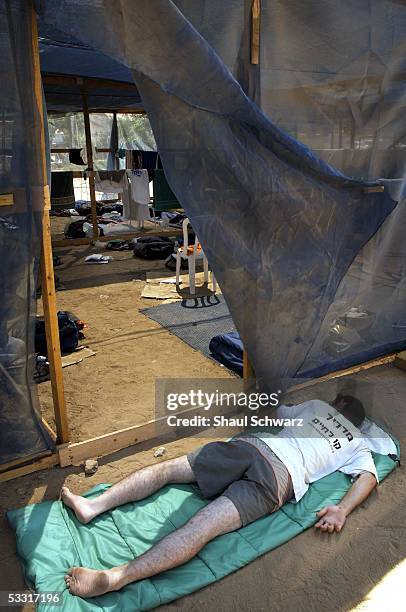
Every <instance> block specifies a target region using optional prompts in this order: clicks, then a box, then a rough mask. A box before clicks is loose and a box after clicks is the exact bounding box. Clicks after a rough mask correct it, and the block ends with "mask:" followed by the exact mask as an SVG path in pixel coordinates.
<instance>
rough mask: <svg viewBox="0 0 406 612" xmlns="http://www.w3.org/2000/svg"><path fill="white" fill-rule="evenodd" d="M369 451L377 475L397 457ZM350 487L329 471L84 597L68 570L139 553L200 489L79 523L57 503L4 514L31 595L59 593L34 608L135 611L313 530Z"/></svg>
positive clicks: (170, 526) (192, 505)
mask: <svg viewBox="0 0 406 612" xmlns="http://www.w3.org/2000/svg"><path fill="white" fill-rule="evenodd" d="M373 456H374V461H375V464H376V468H377V472H378V477H379V479H380V480H382V479H383V478H385V476H387V475H388V474H389V473H390V472H391V471H392V470H393V469H394V468H395V466H396V462H395V461H393V460H392V459H390V458H389V457H388V456H386V455H380V454H373ZM350 486H351V481H350V478H349V477H348V476H346V475H344V474H343V473H341V472H335V473H334V474H330V475H329V476H326V477H325V478H322V479H321V480H319V481H317V482H315V483H313V484H312V485H310V488H309V490H308V492H307V493H306V494H305V495H304V497H303V498H302V499H301V500H300V502H299V503H297V504H290V503H288V504H285V506H283V507H282V508H281V509H280V510H279V511H278V512H275V513H274V514H272V515H269V516H265V517H263V518H261V519H259V520H258V521H255V522H254V523H251V524H250V525H248V526H246V527H243V528H242V529H239V530H238V531H234V532H232V533H228V534H225V535H223V536H220V537H218V538H216V539H215V540H213V541H211V542H209V544H207V545H206V546H205V547H204V548H203V549H202V550H201V551H200V553H199V554H198V555H197V556H196V557H194V558H193V559H192V560H191V561H189V562H188V563H186V564H185V565H183V566H180V567H177V568H175V569H173V570H170V571H168V572H163V573H162V574H159V575H157V576H154V577H152V578H149V579H146V580H142V581H140V582H138V583H134V584H131V585H128V586H127V587H125V588H124V589H122V590H121V591H119V592H115V593H108V594H106V595H103V596H101V597H97V598H94V599H88V600H85V599H81V598H79V597H75V596H72V595H70V593H69V592H68V591H67V590H66V587H65V583H64V579H63V577H64V574H65V572H66V570H67V569H68V568H69V567H71V566H84V567H91V568H96V569H107V568H110V567H112V565H120V564H123V563H125V562H127V561H129V560H131V559H133V558H136V557H138V556H139V555H141V554H142V553H143V552H145V551H146V550H148V549H149V548H150V547H151V546H152V545H153V544H154V543H156V542H157V541H158V540H160V539H162V537H164V536H165V535H167V534H168V533H170V532H172V531H174V530H175V529H177V528H179V527H181V526H182V525H183V524H184V523H185V522H186V521H187V520H189V519H190V517H191V516H193V515H194V514H195V513H196V512H197V511H198V510H200V509H201V508H202V507H203V506H205V505H206V503H207V501H206V500H205V499H203V497H202V496H201V495H200V493H199V489H198V488H197V487H195V486H192V485H175V486H170V487H165V488H164V489H161V491H159V492H158V493H155V494H154V495H151V496H150V497H149V498H147V499H145V500H143V501H140V502H137V503H131V504H126V505H124V506H121V507H120V508H116V509H114V510H112V511H110V512H106V513H105V514H103V515H101V516H100V517H98V518H97V519H95V520H94V521H92V522H91V523H90V524H88V525H82V524H81V523H79V522H78V521H77V520H76V517H75V515H74V514H73V512H72V511H71V510H70V509H69V508H66V507H65V506H63V504H62V503H61V502H43V503H41V504H34V505H31V506H27V507H25V508H21V509H19V510H13V511H11V512H8V514H7V518H8V520H9V523H10V525H11V526H12V528H13V529H14V530H15V535H16V540H17V551H18V554H19V556H20V557H21V560H22V563H23V566H24V571H25V577H26V581H27V583H28V585H29V586H30V587H31V588H33V589H34V590H35V591H36V592H38V591H39V592H43V591H60V592H62V595H61V598H62V605H60V606H58V607H55V606H52V605H39V607H38V610H43V612H51V610H53V611H54V612H57V611H58V610H59V611H60V612H92V611H97V610H108V611H109V612H122V611H123V610H126V611H127V610H131V611H132V612H136V611H137V610H150V609H151V608H155V607H157V606H159V605H161V604H164V603H168V602H170V601H173V600H175V599H177V598H179V597H182V596H184V595H187V594H189V593H192V592H193V591H196V590H197V589H200V588H202V587H204V586H206V585H208V584H210V583H212V582H215V581H216V580H220V579H221V578H223V577H224V576H226V575H227V574H230V573H231V572H234V571H235V570H237V569H239V568H241V567H243V566H244V565H246V564H247V563H249V562H250V561H252V560H254V559H255V558H257V557H259V556H260V555H262V554H264V553H265V552H267V551H269V550H272V549H274V548H276V547H277V546H280V545H281V544H284V543H285V542H287V541H288V540H290V539H291V538H293V537H295V536H296V535H298V534H299V533H301V532H302V531H304V530H305V529H307V528H309V527H311V526H312V525H313V524H314V523H315V522H316V512H317V511H318V510H320V508H322V507H323V506H326V505H329V504H336V503H338V501H339V500H340V499H341V498H342V497H343V495H344V494H345V493H346V491H347V490H348V489H349V487H350ZM107 487H108V485H99V486H97V487H95V488H94V489H92V490H91V491H89V492H88V493H87V495H86V496H87V497H94V496H96V495H99V494H100V493H101V492H103V491H104V490H105V489H106V488H107ZM363 511H364V512H367V510H363ZM315 546H318V544H317V541H315Z"/></svg>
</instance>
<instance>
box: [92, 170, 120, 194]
mask: <svg viewBox="0 0 406 612" xmlns="http://www.w3.org/2000/svg"><path fill="white" fill-rule="evenodd" d="M124 176H125V171H124V170H99V171H97V172H96V174H95V178H94V181H95V188H96V191H101V192H103V193H114V194H116V193H123V189H124Z"/></svg>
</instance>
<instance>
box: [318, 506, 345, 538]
mask: <svg viewBox="0 0 406 612" xmlns="http://www.w3.org/2000/svg"><path fill="white" fill-rule="evenodd" d="M317 518H319V519H320V520H319V522H318V523H316V525H315V527H316V529H320V531H328V533H333V532H334V531H336V532H337V533H339V532H340V531H341V529H342V528H343V526H344V523H345V519H346V514H345V511H344V509H343V508H340V506H326V507H325V508H323V509H322V510H320V512H318V513H317Z"/></svg>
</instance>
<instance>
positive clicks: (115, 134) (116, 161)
mask: <svg viewBox="0 0 406 612" xmlns="http://www.w3.org/2000/svg"><path fill="white" fill-rule="evenodd" d="M111 133H112V134H113V137H114V140H113V142H111V143H110V144H111V147H112V149H109V150H108V151H106V153H113V154H114V167H115V169H116V170H120V158H119V157H118V146H119V142H118V125H117V113H116V112H114V113H113V125H112V128H111ZM96 151H97V149H96ZM119 195H120V198H121V194H119Z"/></svg>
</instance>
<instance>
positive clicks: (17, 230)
mask: <svg viewBox="0 0 406 612" xmlns="http://www.w3.org/2000/svg"><path fill="white" fill-rule="evenodd" d="M35 9H36V12H37V15H38V27H39V42H40V47H39V49H40V53H39V55H38V52H37V44H38V43H37V40H38V39H37V36H36V30H35V28H36V23H34V20H33V14H32V6H31V3H30V2H23V0H15V1H13V2H11V0H0V11H1V17H2V20H1V23H2V25H1V28H2V31H1V39H0V40H1V51H2V53H1V55H0V65H1V74H2V77H3V78H2V82H3V83H5V85H4V87H3V88H2V91H1V93H0V96H1V107H2V115H1V117H2V119H1V125H2V139H1V142H2V154H1V163H2V170H3V172H2V177H1V186H0V187H1V194H3V195H2V196H1V198H2V204H3V205H4V208H1V209H0V210H1V214H0V217H1V219H0V231H1V233H2V240H1V244H0V249H1V252H2V254H1V261H2V266H1V274H2V282H1V288H2V300H1V306H0V319H1V326H0V394H1V402H2V408H1V411H2V412H1V415H0V420H1V424H2V427H1V430H0V431H1V432H2V433H1V434H0V436H1V456H0V462H1V463H3V465H5V464H10V462H13V461H14V460H16V459H18V458H21V457H27V456H34V455H35V454H38V453H40V452H43V451H44V450H45V449H50V448H51V446H52V444H51V441H50V440H49V438H48V437H47V432H46V431H45V430H44V429H43V427H42V426H41V422H40V420H39V418H38V413H37V410H36V402H37V400H36V394H35V391H34V390H33V388H32V385H31V383H30V381H31V371H32V357H33V337H32V336H33V315H34V313H35V302H34V287H35V284H36V278H37V272H38V261H39V255H40V250H41V240H42V245H43V253H47V252H48V251H47V248H48V247H47V240H48V237H47V214H46V211H45V213H44V202H45V203H46V202H47V177H46V171H45V170H44V168H45V164H44V158H45V156H46V142H45V138H44V129H43V125H42V124H43V116H42V97H41V91H40V85H41V83H40V79H39V71H38V68H39V66H38V58H41V68H42V70H43V72H44V73H47V75H48V76H47V78H46V79H44V89H45V98H46V99H47V103H48V104H49V107H50V108H52V109H53V110H55V109H56V108H58V109H59V110H66V108H67V107H68V106H69V108H70V109H72V108H74V107H75V104H76V105H77V106H76V108H79V104H80V102H78V101H77V91H74V89H75V87H76V86H77V85H78V84H79V85H80V84H81V81H79V82H78V81H77V77H79V78H85V79H98V80H99V82H98V89H97V91H99V92H100V93H101V100H100V99H99V100H97V92H93V93H94V94H95V95H93V94H90V95H89V106H91V107H92V108H100V107H103V108H104V109H108V108H113V107H114V108H119V107H122V108H125V107H126V105H128V103H129V102H130V103H131V106H133V105H137V104H138V105H139V108H145V110H146V111H147V113H148V116H149V119H150V121H151V125H152V128H153V132H154V136H155V139H156V141H157V145H158V148H159V151H160V155H161V158H162V161H163V165H164V168H165V173H166V175H167V177H168V180H169V182H170V185H171V188H172V190H173V191H174V193H175V194H176V197H177V198H178V200H179V201H180V202H181V204H182V206H183V207H184V209H185V210H186V212H187V214H188V216H189V217H190V218H191V219H192V222H193V225H194V227H195V229H196V231H197V233H198V235H199V237H200V240H201V242H202V245H203V247H204V250H205V252H206V254H207V256H208V258H209V261H210V263H211V265H212V267H213V269H214V272H215V274H216V277H217V278H218V279H219V282H220V284H221V287H222V290H223V293H224V296H225V298H226V301H227V303H228V306H229V308H230V311H231V314H232V316H233V319H234V321H235V323H236V326H237V329H238V330H239V333H240V335H241V337H242V339H243V342H244V346H245V348H246V351H247V354H248V356H249V359H250V362H251V364H252V367H253V368H254V371H255V374H256V377H257V379H258V381H259V384H261V385H262V386H264V387H268V388H269V387H273V388H275V385H278V386H281V388H284V389H285V388H288V387H289V385H290V384H292V380H293V381H294V380H297V379H298V378H301V377H302V376H303V374H304V373H309V371H310V372H311V373H312V376H317V375H320V373H325V372H328V371H334V370H336V369H338V368H340V367H347V366H350V365H353V364H357V363H360V362H363V361H366V360H368V359H373V358H375V357H377V356H379V355H386V354H388V353H392V352H394V351H396V350H400V349H401V348H403V347H404V346H405V345H406V318H405V301H406V281H405V278H406V276H405V274H404V268H405V262H406V245H405V242H404V240H403V236H404V230H405V223H406V211H405V201H404V186H405V147H406V135H405V129H406V128H405V123H404V120H403V117H404V106H405V101H406V81H405V75H406V69H405V67H406V50H405V46H404V34H405V31H406V6H405V4H404V2H401V1H394V0H362V1H361V2H359V1H357V2H355V1H354V0H327V1H326V2H323V3H322V5H320V2H318V1H317V0H308V2H306V3H303V2H299V1H298V0H286V1H284V2H280V1H279V0H261V1H259V0H224V1H223V2H222V3H219V2H215V1H214V0H202V2H199V3H194V2H189V1H188V0H155V1H154V2H148V0H138V1H137V2H136V3H135V2H131V1H130V0H120V1H119V2H116V1H113V0H103V1H100V0H98V1H96V0H87V2H83V1H79V0H69V1H68V0H58V1H56V0H38V2H35ZM33 32H34V33H35V36H34V35H33ZM72 66H74V70H75V75H72ZM67 77H69V78H72V77H73V78H74V79H76V81H74V82H69V80H66V78H67ZM103 80H104V83H103ZM114 81H115V83H114ZM133 83H135V86H134V85H133ZM99 88H100V89H99ZM92 96H93V97H92ZM141 101H142V102H141ZM64 105H65V108H64ZM43 228H44V231H42V229H43ZM41 237H42V238H41ZM48 260H49V257H48ZM46 262H47V259H46V256H43V274H42V277H43V278H44V279H47V278H48V277H49V276H50V270H49V261H48V267H47V264H46ZM51 284H52V283H50V285H51ZM47 288H48V289H49V295H48V296H45V302H47V300H48V302H49V304H48V307H49V310H50V312H52V310H53V308H54V305H53V304H52V301H53V298H52V287H51V286H48V284H47ZM247 305H249V308H247ZM51 319H52V317H51ZM51 319H50V323H49V334H48V335H49V338H50V342H51V345H52V347H53V350H54V348H55V345H54V341H56V339H55V334H56V333H57V330H55V329H54V330H53V331H52V325H51ZM52 334H53V336H52ZM53 340H54V341H53ZM57 352H58V351H57V349H56V353H57ZM55 359H56V361H55V363H56V364H57V363H58V355H57V354H56V358H55ZM58 377H59V378H60V373H59V374H58V365H56V366H55V368H54V372H53V383H54V391H55V396H58V389H59V390H60V389H61V386H60V381H59V382H58ZM60 402H61V405H62V406H63V400H62V398H60ZM57 420H58V419H57ZM64 428H65V429H66V423H65V424H64V422H63V410H62V411H60V419H59V425H58V433H60V432H63V431H64ZM59 437H60V440H59V441H61V440H62V441H63V436H62V437H61V435H60V436H59Z"/></svg>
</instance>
